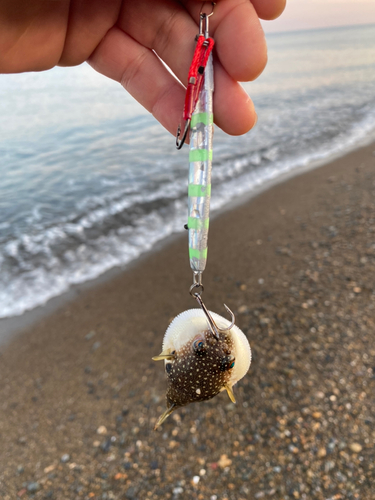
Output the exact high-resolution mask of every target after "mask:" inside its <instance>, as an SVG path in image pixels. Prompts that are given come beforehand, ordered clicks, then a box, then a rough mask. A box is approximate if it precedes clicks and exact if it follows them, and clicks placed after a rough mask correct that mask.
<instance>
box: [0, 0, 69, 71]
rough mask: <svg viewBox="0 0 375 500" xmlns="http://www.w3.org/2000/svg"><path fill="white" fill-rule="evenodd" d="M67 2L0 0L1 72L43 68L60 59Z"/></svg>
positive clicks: (66, 15)
mask: <svg viewBox="0 0 375 500" xmlns="http://www.w3.org/2000/svg"><path fill="white" fill-rule="evenodd" d="M68 15H69V3H68V2H45V1H44V0H35V1H33V2H23V1H22V0H8V1H0V72H1V73H18V72H22V71H42V70H46V69H50V68H52V67H53V66H55V64H57V62H58V61H59V58H60V55H61V52H62V50H63V47H64V39H65V33H66V26H67V19H68Z"/></svg>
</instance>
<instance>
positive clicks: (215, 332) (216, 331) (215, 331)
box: [190, 283, 236, 340]
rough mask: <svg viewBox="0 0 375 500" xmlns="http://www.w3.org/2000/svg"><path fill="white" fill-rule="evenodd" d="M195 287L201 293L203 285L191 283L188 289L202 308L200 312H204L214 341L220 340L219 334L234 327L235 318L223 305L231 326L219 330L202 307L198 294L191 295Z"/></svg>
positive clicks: (206, 310)
mask: <svg viewBox="0 0 375 500" xmlns="http://www.w3.org/2000/svg"><path fill="white" fill-rule="evenodd" d="M197 287H200V288H201V289H202V291H203V285H202V284H201V283H200V284H199V283H193V284H192V285H191V287H190V295H191V296H192V297H194V298H195V299H196V301H197V302H198V304H199V305H200V307H201V308H202V310H203V312H204V314H205V316H206V318H207V321H208V325H209V327H210V330H211V332H212V334H213V336H214V337H215V339H216V340H219V339H220V333H223V332H228V331H229V330H231V329H232V328H233V327H234V325H235V323H236V317H235V315H234V314H233V312H232V311H231V310H230V309H229V307H228V306H227V305H226V304H224V307H225V309H226V310H227V311H228V312H229V314H230V315H231V317H232V319H231V324H230V325H229V326H228V327H226V328H219V327H218V326H217V324H216V323H215V321H214V320H213V317H212V316H211V314H210V312H209V310H208V309H207V307H206V306H205V305H204V303H203V300H202V298H201V296H200V294H199V293H198V292H195V293H193V290H194V288H197Z"/></svg>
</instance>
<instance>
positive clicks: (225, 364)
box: [220, 356, 236, 372]
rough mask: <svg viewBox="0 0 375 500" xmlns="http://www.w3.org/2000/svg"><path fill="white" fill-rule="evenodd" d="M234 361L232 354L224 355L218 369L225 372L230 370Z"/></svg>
mask: <svg viewBox="0 0 375 500" xmlns="http://www.w3.org/2000/svg"><path fill="white" fill-rule="evenodd" d="M235 363H236V360H235V358H234V356H224V357H223V358H222V360H221V363H220V370H221V371H222V372H225V371H227V370H231V369H232V368H233V367H234V365H235Z"/></svg>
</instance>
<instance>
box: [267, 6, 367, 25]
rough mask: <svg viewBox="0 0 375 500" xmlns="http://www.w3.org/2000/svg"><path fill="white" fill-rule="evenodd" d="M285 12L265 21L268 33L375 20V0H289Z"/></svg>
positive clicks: (365, 22)
mask: <svg viewBox="0 0 375 500" xmlns="http://www.w3.org/2000/svg"><path fill="white" fill-rule="evenodd" d="M286 3H287V5H286V9H285V11H284V12H283V14H282V15H281V16H280V17H279V18H278V19H276V20H274V21H262V25H263V28H264V31H265V32H266V33H275V32H278V31H295V30H304V29H312V28H324V27H328V26H348V25H353V24H371V23H375V0H287V2H286Z"/></svg>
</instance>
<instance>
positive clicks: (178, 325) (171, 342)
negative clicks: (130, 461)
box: [152, 309, 251, 429]
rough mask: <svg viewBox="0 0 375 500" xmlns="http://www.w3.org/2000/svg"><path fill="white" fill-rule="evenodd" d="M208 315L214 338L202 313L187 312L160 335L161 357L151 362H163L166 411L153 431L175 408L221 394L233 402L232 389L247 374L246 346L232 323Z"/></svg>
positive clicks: (248, 355)
mask: <svg viewBox="0 0 375 500" xmlns="http://www.w3.org/2000/svg"><path fill="white" fill-rule="evenodd" d="M209 314H210V315H211V318H210V319H213V321H214V324H215V326H216V330H217V331H216V334H218V337H217V338H216V335H214V333H213V331H212V329H211V328H210V326H209V323H208V321H207V318H206V315H205V313H204V312H203V310H201V309H190V310H188V311H184V312H183V313H181V314H179V315H178V316H176V318H174V320H173V321H172V322H171V324H170V325H169V327H168V329H167V331H166V333H165V335H164V339H163V350H162V352H161V354H159V356H155V357H154V358H152V359H153V360H155V361H158V360H164V365H165V371H166V374H167V377H168V389H167V394H166V400H167V409H166V411H165V412H164V413H163V414H162V415H161V416H160V418H159V420H158V421H157V423H156V425H155V429H156V428H157V427H159V425H161V424H162V423H163V422H164V420H165V419H166V418H167V417H168V416H169V415H170V414H171V413H172V412H173V411H174V410H176V409H177V408H179V407H181V406H185V405H188V404H190V403H194V402H199V401H206V400H208V399H211V398H213V397H214V396H216V395H217V394H219V392H221V391H223V390H226V391H227V393H228V395H229V397H230V399H231V401H233V403H235V402H236V400H235V397H234V394H233V390H232V387H233V386H234V384H236V383H237V382H238V381H239V380H240V379H241V378H242V377H244V376H245V375H246V373H247V372H248V370H249V367H250V363H251V349H250V345H249V342H248V340H247V338H246V336H245V335H244V333H243V332H242V331H241V330H240V329H239V328H238V327H237V326H236V325H234V323H230V322H229V321H228V320H227V319H225V318H223V317H222V316H219V315H218V314H215V313H213V312H209ZM228 327H230V328H229V329H228Z"/></svg>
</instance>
